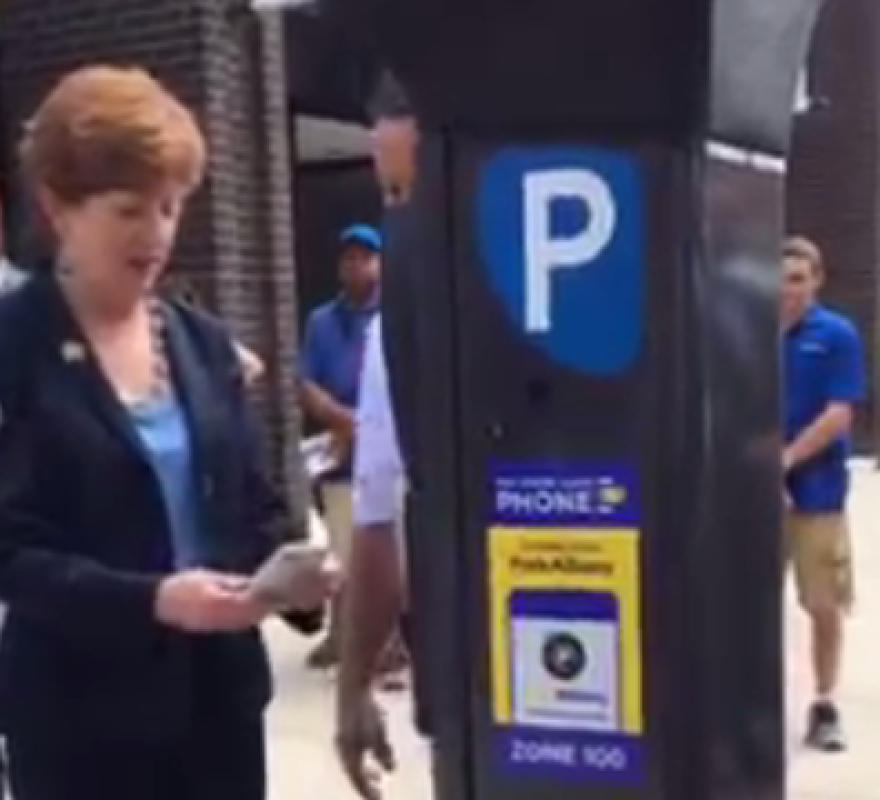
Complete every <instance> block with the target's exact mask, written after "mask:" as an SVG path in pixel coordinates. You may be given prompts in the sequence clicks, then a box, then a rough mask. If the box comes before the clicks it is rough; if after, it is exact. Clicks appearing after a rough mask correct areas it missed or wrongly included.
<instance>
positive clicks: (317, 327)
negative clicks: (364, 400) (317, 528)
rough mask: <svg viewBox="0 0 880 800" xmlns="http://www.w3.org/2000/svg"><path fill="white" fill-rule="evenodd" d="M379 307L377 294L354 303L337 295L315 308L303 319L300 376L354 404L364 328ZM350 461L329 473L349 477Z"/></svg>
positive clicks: (349, 403) (365, 328) (344, 401)
mask: <svg viewBox="0 0 880 800" xmlns="http://www.w3.org/2000/svg"><path fill="white" fill-rule="evenodd" d="M378 309H379V303H378V298H376V299H375V300H374V301H373V302H371V303H368V304H367V305H366V306H361V307H357V306H354V305H353V304H352V303H351V302H349V301H348V300H347V299H345V298H344V297H338V298H336V299H335V300H332V301H331V302H329V303H326V304H324V305H322V306H319V307H318V308H316V309H315V310H314V311H313V312H312V313H311V314H310V315H309V319H308V322H307V323H306V332H305V340H304V342H303V349H302V371H303V377H304V378H305V379H306V380H308V381H311V382H312V383H314V384H316V385H317V386H320V387H321V388H322V389H323V390H324V391H325V392H327V393H328V394H329V395H330V396H331V397H332V398H333V399H334V400H336V401H337V402H338V403H341V404H342V405H344V406H345V407H346V408H350V409H352V410H354V409H355V408H357V401H358V385H359V382H360V372H361V362H362V361H363V354H364V343H365V339H366V331H367V327H368V326H369V324H370V322H371V321H372V319H373V318H374V317H375V316H376V312H377V311H378ZM350 474H351V465H350V464H346V465H344V467H343V469H342V470H341V471H340V473H339V474H338V475H337V474H334V475H333V476H329V477H348V476H349V475H350Z"/></svg>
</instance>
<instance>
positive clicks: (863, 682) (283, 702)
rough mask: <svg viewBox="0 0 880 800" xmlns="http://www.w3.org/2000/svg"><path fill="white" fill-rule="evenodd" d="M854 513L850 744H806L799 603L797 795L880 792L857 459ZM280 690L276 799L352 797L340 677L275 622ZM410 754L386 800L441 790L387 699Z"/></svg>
mask: <svg viewBox="0 0 880 800" xmlns="http://www.w3.org/2000/svg"><path fill="white" fill-rule="evenodd" d="M851 520H852V527H853V534H854V538H855V547H856V563H857V570H858V595H859V598H858V608H857V610H856V614H855V616H854V618H853V620H852V622H851V625H850V628H849V652H848V660H847V664H846V671H845V677H844V680H843V686H842V689H841V694H840V700H841V704H842V707H843V710H844V713H845V718H846V724H847V731H848V735H849V739H850V749H849V751H848V752H847V753H845V754H843V755H834V756H829V755H821V754H816V753H812V752H809V751H807V750H805V749H804V748H803V747H801V745H800V743H799V738H800V735H801V733H802V727H803V724H804V708H805V706H806V704H807V703H808V702H809V700H810V691H811V680H810V673H809V669H808V661H807V659H808V657H809V653H808V644H809V641H808V638H807V630H806V628H805V626H804V622H803V619H802V618H801V615H800V614H799V613H798V612H797V610H796V609H795V607H794V605H793V603H792V602H791V601H790V602H789V607H790V612H789V615H788V618H789V626H788V653H787V654H788V667H787V675H788V683H789V721H790V724H789V741H790V754H791V756H790V774H789V796H790V797H791V798H794V800H880V763H878V760H880V580H878V581H877V582H876V583H875V582H874V581H873V578H874V577H878V578H880V473H877V472H874V471H873V469H871V467H870V466H869V465H867V464H856V465H855V466H854V495H853V499H852V506H851ZM269 639H270V642H271V646H272V650H273V656H274V662H275V667H276V671H277V675H278V684H279V697H278V700H277V701H276V703H275V706H274V708H273V711H272V714H271V720H270V729H271V747H270V762H271V763H270V770H271V786H272V792H271V800H289V799H290V798H296V797H306V796H307V797H310V798H317V800H347V798H353V797H354V795H353V793H352V792H351V791H350V790H349V788H348V786H347V784H346V783H345V781H344V779H343V778H342V776H341V775H340V773H339V770H338V768H337V766H336V762H335V759H334V754H333V749H332V745H331V735H332V692H333V686H332V678H330V677H328V676H324V675H315V674H313V673H309V672H308V671H307V670H305V669H304V667H303V659H304V656H305V653H306V652H307V649H308V646H309V645H308V643H306V642H304V641H303V640H301V639H298V638H296V637H295V636H292V635H291V634H290V632H289V631H288V630H286V629H283V628H281V627H279V626H273V627H271V628H270V629H269ZM385 699H386V707H387V708H388V709H389V711H390V714H391V719H392V725H393V733H394V738H395V741H396V744H397V748H398V758H399V761H400V768H399V772H398V774H397V775H396V776H394V777H393V778H392V779H391V780H389V781H388V784H387V787H386V791H385V798H386V800H428V799H429V798H430V797H431V792H430V782H429V779H428V762H427V756H426V753H425V749H424V747H423V746H422V744H421V743H420V742H419V741H418V740H417V739H416V738H415V737H414V735H413V734H412V731H411V728H410V725H409V709H408V703H407V700H406V697H405V696H397V697H395V696H390V697H386V698H385Z"/></svg>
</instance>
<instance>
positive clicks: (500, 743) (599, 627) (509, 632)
mask: <svg viewBox="0 0 880 800" xmlns="http://www.w3.org/2000/svg"><path fill="white" fill-rule="evenodd" d="M638 488H639V487H638V484H637V478H636V475H635V473H634V472H633V471H631V470H627V469H623V468H617V467H607V468H603V467H588V468H578V469H573V468H543V469H540V468H528V469H522V468H518V469H509V468H508V469H501V470H498V471H496V473H495V475H494V478H493V486H492V492H493V499H492V511H493V525H492V528H491V530H490V538H489V561H490V570H491V575H490V582H491V610H492V673H493V710H494V723H495V726H496V732H497V742H496V744H497V753H498V757H499V761H500V764H501V766H502V768H503V769H504V770H505V771H508V772H510V771H514V772H518V773H526V774H544V775H546V776H547V777H565V776H571V777H577V778H581V779H583V778H585V777H592V778H594V779H596V780H607V781H611V782H632V781H637V780H639V779H640V778H641V777H642V775H643V772H644V753H643V748H644V741H643V733H644V718H643V708H642V673H641V662H642V658H641V626H640V608H639V583H640V577H639V528H638V524H639V520H640V508H639V506H640V502H639V492H638Z"/></svg>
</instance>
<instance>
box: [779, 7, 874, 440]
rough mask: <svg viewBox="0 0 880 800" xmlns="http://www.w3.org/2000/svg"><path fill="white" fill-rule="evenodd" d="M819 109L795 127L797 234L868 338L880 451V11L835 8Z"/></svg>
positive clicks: (867, 428)
mask: <svg viewBox="0 0 880 800" xmlns="http://www.w3.org/2000/svg"><path fill="white" fill-rule="evenodd" d="M806 84H807V91H808V94H809V95H810V97H811V104H810V106H811V107H810V108H809V109H808V110H807V111H806V112H805V113H803V114H801V116H800V117H799V119H798V122H797V124H796V126H795V137H794V150H793V156H792V161H791V167H790V190H789V199H788V217H789V220H788V222H789V230H790V231H791V232H792V233H801V234H804V235H806V236H809V237H810V238H812V239H814V240H815V241H816V242H817V243H818V244H819V245H820V246H821V247H822V250H823V251H824V254H825V257H826V262H827V268H828V281H827V287H826V296H827V300H828V302H829V304H830V305H832V306H833V307H836V308H838V309H840V310H841V311H843V312H845V313H846V314H848V315H850V316H851V317H852V318H853V319H854V320H855V321H856V323H857V324H858V326H859V329H860V330H861V332H862V335H863V337H864V339H865V344H866V349H867V351H868V361H869V367H870V373H869V374H870V375H871V376H872V379H871V398H870V402H869V403H868V405H867V407H866V409H865V412H864V413H863V415H862V417H861V419H860V424H859V439H860V442H861V444H862V446H863V447H864V448H866V449H867V448H868V447H870V448H871V449H872V450H873V451H874V452H877V451H878V445H880V375H878V372H880V358H878V352H880V351H878V344H880V341H878V287H877V281H878V267H880V5H878V3H877V2H876V0H828V2H826V4H825V7H824V10H823V12H822V16H821V18H820V23H819V27H818V30H817V32H816V37H815V40H814V44H813V48H812V53H811V56H810V61H809V68H808V71H807V80H806Z"/></svg>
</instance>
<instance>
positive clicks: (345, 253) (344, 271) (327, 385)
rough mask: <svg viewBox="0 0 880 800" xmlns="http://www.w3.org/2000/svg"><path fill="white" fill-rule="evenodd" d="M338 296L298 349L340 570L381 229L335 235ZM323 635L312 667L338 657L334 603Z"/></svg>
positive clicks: (346, 544) (315, 317) (315, 318)
mask: <svg viewBox="0 0 880 800" xmlns="http://www.w3.org/2000/svg"><path fill="white" fill-rule="evenodd" d="M339 247H340V250H339V282H340V293H339V295H338V296H337V297H336V298H335V299H333V300H332V301H330V302H329V303H326V304H325V305H322V306H320V307H319V308H317V309H315V311H313V312H312V314H311V315H310V316H309V319H308V323H307V325H306V332H305V341H304V343H303V351H302V370H303V387H302V388H303V403H304V405H305V409H306V411H307V413H309V414H310V415H311V416H312V418H313V419H315V420H316V421H317V422H318V423H319V424H320V425H321V426H322V427H323V428H325V429H326V430H328V431H329V432H330V434H331V437H332V442H333V448H334V455H335V458H336V460H337V467H336V468H335V469H334V470H333V471H332V472H330V473H329V474H327V475H326V476H325V477H324V479H323V481H322V485H321V501H322V505H323V507H324V516H325V519H326V521H327V528H328V530H329V532H330V538H331V546H332V548H333V550H334V553H335V555H336V557H337V559H338V560H339V564H340V566H341V568H342V570H343V574H344V571H345V566H346V564H347V562H348V552H349V548H350V545H351V533H352V486H351V467H352V465H351V459H352V448H353V445H354V431H355V408H356V407H357V398H358V385H359V380H360V371H361V362H362V359H363V350H364V342H365V336H366V330H367V327H368V325H369V323H370V321H371V320H372V319H373V317H374V316H375V315H376V312H377V310H378V307H379V268H380V265H379V260H380V253H381V250H382V242H381V238H380V235H379V232H378V231H377V230H376V229H375V228H372V227H370V226H368V225H355V226H353V227H351V228H348V229H347V230H345V231H344V232H343V233H342V235H341V236H340V240H339ZM339 602H340V601H339V600H337V603H336V604H335V607H334V609H333V611H332V613H331V622H330V631H329V634H328V636H327V639H326V640H325V641H324V642H322V643H321V645H320V646H319V647H318V649H317V650H316V651H314V652H313V653H312V655H311V656H310V664H311V665H312V666H314V667H317V668H324V667H330V666H333V665H334V664H335V663H336V661H337V658H338V641H337V640H338V625H339V615H338V613H337V609H338V607H339Z"/></svg>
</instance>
